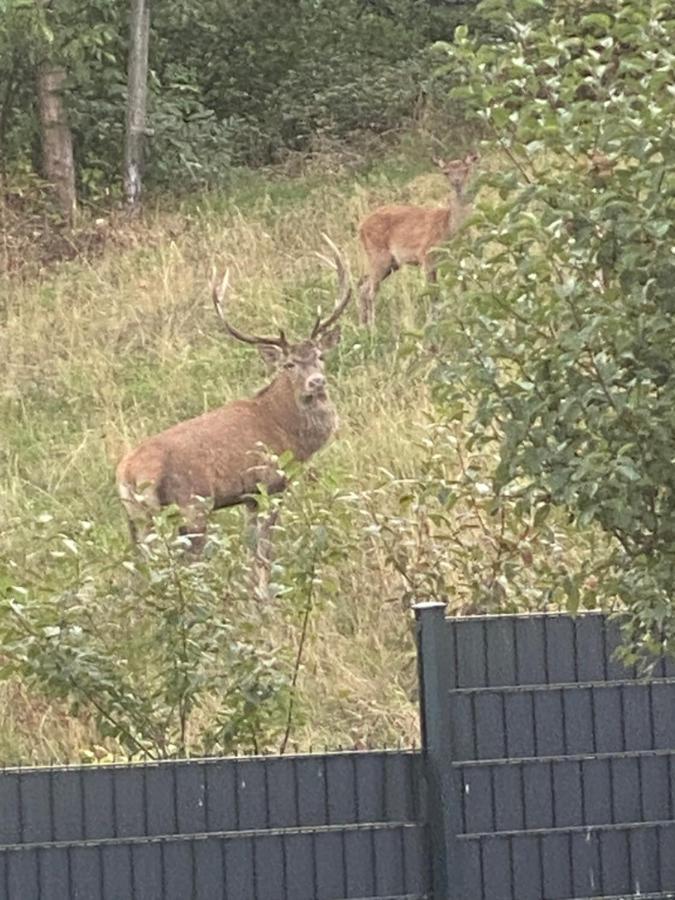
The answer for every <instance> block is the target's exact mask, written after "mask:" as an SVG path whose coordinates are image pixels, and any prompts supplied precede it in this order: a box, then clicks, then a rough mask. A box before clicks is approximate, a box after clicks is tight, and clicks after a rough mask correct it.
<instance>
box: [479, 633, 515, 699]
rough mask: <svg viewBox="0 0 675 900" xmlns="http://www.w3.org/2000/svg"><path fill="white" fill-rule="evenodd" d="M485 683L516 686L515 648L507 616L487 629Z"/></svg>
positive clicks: (496, 685)
mask: <svg viewBox="0 0 675 900" xmlns="http://www.w3.org/2000/svg"><path fill="white" fill-rule="evenodd" d="M486 638H487V683H488V684H489V685H491V686H495V687H498V686H502V685H506V684H516V647H515V640H514V629H513V625H512V620H511V618H510V617H509V616H500V617H499V618H498V619H496V620H495V621H494V622H490V627H489V628H488V629H487V634H486Z"/></svg>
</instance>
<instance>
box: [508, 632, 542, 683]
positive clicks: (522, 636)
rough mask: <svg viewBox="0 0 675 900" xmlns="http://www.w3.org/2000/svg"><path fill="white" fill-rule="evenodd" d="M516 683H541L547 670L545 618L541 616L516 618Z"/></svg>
mask: <svg viewBox="0 0 675 900" xmlns="http://www.w3.org/2000/svg"><path fill="white" fill-rule="evenodd" d="M515 643H516V649H517V653H516V670H517V675H518V678H517V681H516V684H541V682H542V678H543V674H544V673H545V672H546V658H545V651H546V643H545V637H544V619H543V618H542V617H541V616H517V617H516V618H515Z"/></svg>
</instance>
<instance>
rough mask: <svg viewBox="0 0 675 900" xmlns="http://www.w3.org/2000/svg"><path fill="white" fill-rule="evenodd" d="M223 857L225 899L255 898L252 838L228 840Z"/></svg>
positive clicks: (244, 899)
mask: <svg viewBox="0 0 675 900" xmlns="http://www.w3.org/2000/svg"><path fill="white" fill-rule="evenodd" d="M290 843H291V842H290V841H289V842H288V846H289V848H290ZM223 857H224V862H223V869H224V873H225V896H226V898H227V900H239V898H240V897H241V898H242V900H255V895H254V893H253V888H254V884H255V882H254V878H253V841H252V839H251V838H249V837H241V838H236V839H235V840H230V841H228V842H227V844H226V845H225V852H224V853H223Z"/></svg>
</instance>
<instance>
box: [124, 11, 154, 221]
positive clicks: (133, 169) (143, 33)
mask: <svg viewBox="0 0 675 900" xmlns="http://www.w3.org/2000/svg"><path fill="white" fill-rule="evenodd" d="M129 30H130V36H129V73H128V98H127V133H126V142H125V148H124V194H125V197H126V200H127V203H128V204H129V207H130V208H131V210H132V211H135V210H137V209H138V206H139V203H140V199H141V190H142V186H143V163H144V158H143V149H144V143H145V135H146V133H147V128H146V119H145V110H146V102H147V93H148V36H149V31H150V0H131V14H130V22H129Z"/></svg>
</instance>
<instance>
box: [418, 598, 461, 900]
mask: <svg viewBox="0 0 675 900" xmlns="http://www.w3.org/2000/svg"><path fill="white" fill-rule="evenodd" d="M414 609H415V619H416V620H417V670H418V677H419V688H420V720H421V727H422V751H423V755H424V770H425V775H426V780H427V787H428V791H429V797H428V811H429V828H430V831H431V853H432V878H433V888H434V900H465V898H462V897H461V879H460V871H459V867H458V861H457V834H458V833H459V825H458V812H459V801H460V798H459V796H457V781H456V779H455V778H454V777H453V773H452V768H451V766H452V743H451V729H450V699H449V691H450V673H451V672H452V666H453V665H454V662H453V660H452V656H451V655H452V649H453V648H452V646H451V645H450V642H449V641H448V640H447V628H446V625H445V604H444V603H418V604H416V606H415V608H414Z"/></svg>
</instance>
